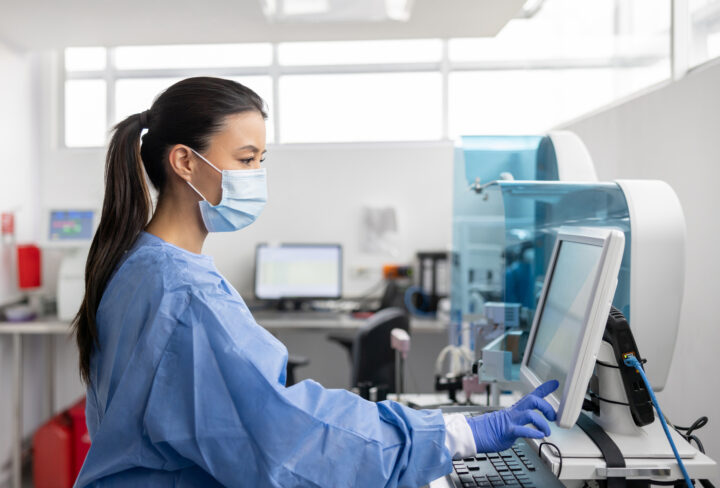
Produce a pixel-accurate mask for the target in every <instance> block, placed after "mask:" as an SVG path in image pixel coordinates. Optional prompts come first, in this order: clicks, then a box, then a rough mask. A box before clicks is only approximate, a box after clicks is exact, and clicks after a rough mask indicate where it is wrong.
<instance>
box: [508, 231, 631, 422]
mask: <svg viewBox="0 0 720 488" xmlns="http://www.w3.org/2000/svg"><path fill="white" fill-rule="evenodd" d="M624 244H625V236H624V234H623V233H622V232H620V231H618V230H614V229H598V228H590V229H588V228H576V229H572V230H570V229H563V230H561V232H560V233H559V234H558V237H557V241H556V242H555V247H554V250H553V254H552V258H551V260H550V264H549V266H548V274H547V276H546V278H545V283H544V285H543V290H542V294H541V297H540V301H539V302H538V308H537V312H536V313H535V317H534V320H533V325H532V328H531V330H530V336H529V339H528V345H527V348H526V349H525V355H524V357H523V361H522V365H521V368H520V375H521V378H522V380H523V381H524V382H525V383H527V384H529V385H530V386H531V387H537V386H538V385H540V384H542V383H544V382H545V381H548V380H553V379H554V380H558V381H559V383H560V386H559V387H558V389H557V390H556V391H555V392H554V393H552V394H550V395H548V397H547V400H548V402H550V404H551V405H552V406H553V407H554V408H555V409H556V410H557V414H558V415H557V420H556V423H557V425H559V426H560V427H565V428H570V427H572V426H573V425H574V424H575V422H577V419H578V416H579V415H580V409H581V407H582V403H583V400H584V398H585V392H586V390H587V386H588V382H589V381H590V377H591V375H592V372H593V369H594V367H595V360H596V358H597V354H598V350H599V348H600V342H601V340H602V335H603V331H604V330H605V324H606V322H607V317H608V313H609V311H610V304H611V302H612V298H613V295H614V294H615V287H616V285H617V275H618V272H619V270H620V262H621V261H622V254H623V246H624Z"/></svg>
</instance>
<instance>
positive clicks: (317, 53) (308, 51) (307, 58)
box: [278, 39, 442, 66]
mask: <svg viewBox="0 0 720 488" xmlns="http://www.w3.org/2000/svg"><path fill="white" fill-rule="evenodd" d="M441 57H442V42H441V41H440V39H412V40H404V41H345V42H293V43H282V44H280V45H279V46H278V59H279V63H280V64H281V65H286V66H301V65H335V64H379V63H419V62H433V61H435V62H437V61H440V59H441Z"/></svg>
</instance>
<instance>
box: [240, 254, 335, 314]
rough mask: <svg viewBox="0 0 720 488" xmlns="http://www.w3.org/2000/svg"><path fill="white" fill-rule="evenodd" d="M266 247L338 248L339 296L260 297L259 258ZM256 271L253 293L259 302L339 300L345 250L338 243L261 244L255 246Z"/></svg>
mask: <svg viewBox="0 0 720 488" xmlns="http://www.w3.org/2000/svg"><path fill="white" fill-rule="evenodd" d="M265 247H286V248H287V247H295V248H298V247H300V248H302V247H305V248H308V247H309V248H336V249H337V250H338V261H339V263H338V294H337V295H335V296H309V295H301V296H290V295H288V296H282V297H263V296H260V295H258V257H259V254H260V249H261V248H265ZM254 264H255V269H254V276H253V293H254V294H255V298H256V299H257V300H265V301H281V300H286V301H312V300H339V299H340V298H342V292H343V248H342V244H338V243H309V242H283V243H279V244H270V243H267V242H260V243H258V244H257V245H256V246H255V263H254Z"/></svg>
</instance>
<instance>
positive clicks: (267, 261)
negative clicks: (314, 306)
mask: <svg viewBox="0 0 720 488" xmlns="http://www.w3.org/2000/svg"><path fill="white" fill-rule="evenodd" d="M341 294H342V248H341V247H340V246H339V245H322V244H317V245H314V244H313V245H311V244H307V245H305V244H285V245H281V246H268V245H259V246H258V248H257V252H256V256H255V296H256V297H258V298H260V299H265V300H273V299H282V298H296V299H297V298H340V296H341Z"/></svg>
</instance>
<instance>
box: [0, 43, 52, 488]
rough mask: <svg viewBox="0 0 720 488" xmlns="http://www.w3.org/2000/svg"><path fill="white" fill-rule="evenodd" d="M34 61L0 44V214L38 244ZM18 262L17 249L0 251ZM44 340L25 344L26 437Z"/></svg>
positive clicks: (2, 297)
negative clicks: (12, 216)
mask: <svg viewBox="0 0 720 488" xmlns="http://www.w3.org/2000/svg"><path fill="white" fill-rule="evenodd" d="M33 73H34V62H33V57H32V56H31V55H29V54H22V53H18V52H15V51H14V50H12V49H10V48H8V47H7V46H5V45H3V44H1V43H0V151H1V154H2V156H0V211H13V212H15V223H16V225H15V231H16V238H17V240H18V242H20V243H27V242H33V241H34V237H35V221H36V215H37V195H38V190H37V188H36V187H35V186H34V183H35V182H36V181H37V171H38V164H37V161H38V157H37V152H36V151H35V147H36V139H35V137H34V128H35V113H34V104H33V103H32V100H33V93H34V80H35V77H34V74H33ZM0 252H2V253H3V254H4V255H5V256H4V257H14V254H15V251H14V247H12V248H11V247H10V246H5V247H4V248H3V249H2V250H0ZM11 268H12V267H11V266H8V263H7V262H6V261H5V260H2V261H0V305H3V304H7V303H8V302H12V301H15V300H17V299H19V298H20V295H19V294H18V293H17V290H16V282H17V278H16V276H15V273H14V270H13V269H11ZM11 345H12V342H11V339H10V337H8V336H0V372H1V373H0V391H1V392H3V393H2V394H0V485H2V484H3V483H4V482H5V481H6V479H7V476H8V474H9V472H8V471H7V470H4V469H2V467H4V466H5V464H6V461H7V460H8V459H9V457H10V441H11V437H10V436H11V435H12V433H13V432H14V423H13V417H12V402H11V396H10V394H9V393H10V392H12V391H13V388H14V384H13V381H12V375H11V372H12V364H13V363H12V349H11ZM42 346H43V345H42V343H41V341H38V340H36V339H34V340H27V341H25V344H24V348H23V350H24V354H25V361H24V364H23V368H24V371H25V375H26V378H27V379H28V381H30V382H34V384H33V385H32V386H30V387H29V388H27V389H26V390H25V395H24V398H25V402H26V403H25V404H26V405H27V406H28V407H27V409H26V411H25V422H24V429H23V430H24V432H25V434H26V435H29V434H30V433H31V432H32V431H33V430H34V428H35V427H36V426H37V425H38V422H39V421H40V419H41V418H42V414H43V413H42V405H43V403H42V401H43V397H42V391H41V388H40V387H38V388H36V387H35V386H40V385H41V383H40V378H41V377H42V376H41V375H42V373H43V371H44V368H45V363H44V362H43V355H44V353H43V351H44V350H43V348H42Z"/></svg>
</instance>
